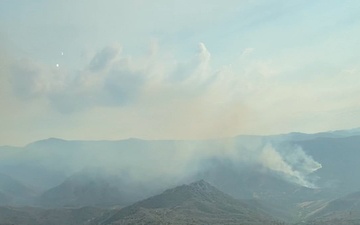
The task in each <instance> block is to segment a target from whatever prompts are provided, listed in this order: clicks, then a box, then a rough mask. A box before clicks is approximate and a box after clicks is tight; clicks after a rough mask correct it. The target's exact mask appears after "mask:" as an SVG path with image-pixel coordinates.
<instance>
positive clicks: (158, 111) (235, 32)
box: [0, 0, 360, 146]
mask: <svg viewBox="0 0 360 225" xmlns="http://www.w3.org/2000/svg"><path fill="white" fill-rule="evenodd" d="M359 58H360V2H357V1H350V0H348V1H347V0H342V1H340V0H339V1H338V0H330V1H329V0H326V1H325V0H316V1H310V0H292V1H285V0H283V1H280V0H266V1H265V0H237V1H233V0H223V1H215V0H208V1H201V0H192V1H187V0H182V1H178V0H174V1H165V0H154V1H144V0H132V1H130V0H120V1H118V0H105V1H100V0H75V1H74V0H72V1H70V0H63V1H46V0H32V1H29V0H0V105H1V110H0V145H16V146H21V145H25V144H28V143H30V142H32V141H35V140H39V139H46V138H49V137H57V138H63V139H72V140H73V139H82V140H100V139H101V140H103V139H106V140H114V139H126V138H131V137H134V138H143V139H156V140H158V139H176V140H179V139H210V138H222V137H231V136H235V135H239V134H262V135H266V134H278V133H287V132H292V131H299V132H309V133H313V132H319V131H327V130H338V129H348V128H355V127H360V101H359V97H358V96H360V79H359V78H360V70H359V69H360V68H359V66H360V65H359Z"/></svg>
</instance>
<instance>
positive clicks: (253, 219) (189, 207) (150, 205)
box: [94, 180, 281, 225]
mask: <svg viewBox="0 0 360 225" xmlns="http://www.w3.org/2000/svg"><path fill="white" fill-rule="evenodd" d="M97 222H98V223H99V224H103V225H107V224H124V225H125V224H174V225H175V224H229V225H230V224H244V225H245V224H252V225H256V224H281V223H279V222H276V221H274V219H273V218H272V217H270V216H269V215H267V214H266V213H265V212H263V211H262V210H260V209H258V208H256V207H254V206H251V205H249V204H247V203H245V202H242V201H239V200H236V199H234V198H232V197H230V196H229V195H227V194H225V193H223V192H221V191H219V190H218V189H216V188H215V187H213V186H212V185H210V184H209V183H207V182H205V181H203V180H200V181H197V182H194V183H191V184H189V185H182V186H178V187H175V188H173V189H168V190H166V191H165V192H163V193H162V194H160V195H156V196H153V197H150V198H148V199H145V200H143V201H140V202H138V203H135V204H133V205H131V206H128V207H126V208H123V209H121V210H119V211H118V212H116V213H114V214H113V215H111V216H109V217H108V218H101V219H99V220H98V221H97ZM94 224H95V223H94Z"/></svg>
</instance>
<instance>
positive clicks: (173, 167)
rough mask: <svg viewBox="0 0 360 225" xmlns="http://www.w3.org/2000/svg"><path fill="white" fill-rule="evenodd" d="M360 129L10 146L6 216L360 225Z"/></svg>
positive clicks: (4, 165)
mask: <svg viewBox="0 0 360 225" xmlns="http://www.w3.org/2000/svg"><path fill="white" fill-rule="evenodd" d="M359 134H360V129H353V130H345V131H332V132H323V133H317V134H303V133H290V134H282V135H272V136H237V137H233V138H227V139H217V140H200V141H196V140H194V141H185V140H184V141H181V140H178V141H172V140H164V141H161V140H159V141H148V140H140V139H127V140H119V141H67V140H62V139H56V138H51V139H46V140H41V141H37V142H34V143H31V144H29V145H26V146H24V147H11V146H2V147H0V171H1V173H0V205H1V206H2V207H1V208H0V215H1V216H0V224H11V223H15V224H22V222H21V218H23V220H24V221H26V220H28V221H36V222H34V224H41V223H42V222H41V221H40V220H39V218H38V217H41V218H45V216H44V214H45V213H47V214H49V215H50V214H51V215H52V216H53V217H54V218H57V217H58V216H60V217H64V219H65V217H68V218H69V221H70V222H66V224H142V223H148V224H241V221H242V223H243V224H245V223H244V221H245V222H246V221H253V222H252V224H271V223H275V224H277V223H298V224H360V223H358V221H359V220H358V219H359V218H360V217H359V215H360V208H359V206H358V204H359V201H360V200H359V199H360V197H359V196H360V195H359V191H360V180H359V179H356V178H355V177H354V176H355V175H356V172H357V171H359V170H360V164H359V163H358V160H357V159H358V158H359V157H360V152H359V151H358V148H359V147H360V135H359ZM204 180H206V181H207V182H209V183H211V184H212V185H210V184H209V183H207V182H205V181H204ZM184 183H185V184H188V185H184ZM174 187H175V188H174ZM215 187H217V188H215ZM144 199H145V200H144ZM81 210H82V211H81ZM79 212H84V214H83V215H89V216H84V217H81V218H82V219H81V222H71V221H80V220H77V219H76V218H75V217H76V216H75V217H72V216H69V215H75V214H77V213H79ZM87 212H89V213H88V214H87ZM57 215H58V216H57ZM91 215H94V216H91ZM11 218H18V219H19V221H17V222H16V221H15V222H14V221H12V220H11ZM71 218H73V219H71ZM44 221H46V223H47V224H64V223H60V222H54V223H52V222H51V218H50V217H46V220H44ZM59 221H60V220H59ZM176 221H179V222H176ZM279 221H283V222H279ZM23 224H26V223H23ZM29 224H31V223H29ZM249 224H250V223H249Z"/></svg>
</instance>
